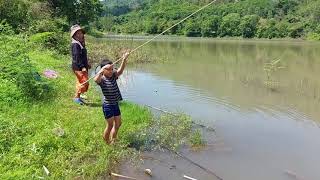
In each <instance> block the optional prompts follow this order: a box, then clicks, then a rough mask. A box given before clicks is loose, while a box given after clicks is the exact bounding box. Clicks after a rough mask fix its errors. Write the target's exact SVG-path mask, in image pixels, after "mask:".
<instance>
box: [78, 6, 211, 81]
mask: <svg viewBox="0 0 320 180" xmlns="http://www.w3.org/2000/svg"><path fill="white" fill-rule="evenodd" d="M216 1H217V0H213V1H211V2H210V3H208V4H206V5H204V6H202V7H201V8H199V9H198V10H196V11H194V12H193V13H191V14H190V15H188V16H187V17H185V18H183V19H182V20H180V21H179V22H177V23H176V24H174V25H172V26H171V27H169V28H168V29H166V30H164V31H163V32H161V33H160V34H158V35H156V36H154V37H153V38H151V39H149V40H148V41H146V42H144V43H143V44H141V45H139V46H138V47H136V48H135V49H133V50H131V51H129V54H131V53H133V52H135V51H137V50H138V49H140V48H142V47H143V46H145V45H147V44H149V43H150V42H151V41H153V40H154V39H156V38H158V37H159V36H161V35H163V34H164V33H166V32H168V31H169V30H171V29H172V28H174V27H176V26H177V25H179V24H181V23H182V22H184V21H185V20H187V19H189V18H190V17H191V16H193V15H195V14H197V13H198V12H200V11H202V10H203V9H205V8H207V7H208V6H210V5H212V4H213V3H215V2H216ZM121 60H123V57H121V58H119V59H117V60H116V61H115V62H114V63H113V64H112V65H115V64H116V63H118V62H119V61H121ZM96 76H97V75H95V76H93V77H91V78H89V79H88V80H87V81H85V82H83V83H82V84H80V85H79V86H83V85H84V84H86V83H88V82H89V81H91V80H92V79H93V78H95V77H96Z"/></svg>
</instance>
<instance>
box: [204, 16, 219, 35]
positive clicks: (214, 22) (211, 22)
mask: <svg viewBox="0 0 320 180" xmlns="http://www.w3.org/2000/svg"><path fill="white" fill-rule="evenodd" d="M220 23H221V19H220V17H219V16H217V15H213V16H210V17H207V18H204V20H202V23H201V34H202V36H203V37H217V36H218V30H219V26H220Z"/></svg>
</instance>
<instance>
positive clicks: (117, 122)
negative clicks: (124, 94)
mask: <svg viewBox="0 0 320 180" xmlns="http://www.w3.org/2000/svg"><path fill="white" fill-rule="evenodd" d="M120 126H121V115H120V116H115V117H114V126H113V128H112V130H111V142H114V141H115V140H116V139H117V134H118V130H119V128H120Z"/></svg>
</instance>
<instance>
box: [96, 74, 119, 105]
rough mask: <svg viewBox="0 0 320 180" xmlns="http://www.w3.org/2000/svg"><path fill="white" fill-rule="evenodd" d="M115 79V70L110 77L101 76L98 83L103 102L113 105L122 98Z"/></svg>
mask: <svg viewBox="0 0 320 180" xmlns="http://www.w3.org/2000/svg"><path fill="white" fill-rule="evenodd" d="M117 79H118V77H117V76H116V72H114V73H113V74H112V76H111V77H110V78H107V77H105V76H102V78H101V82H100V83H99V84H98V85H99V86H100V87H101V90H102V93H103V95H104V98H103V102H104V103H105V104H110V105H115V104H117V103H118V102H119V101H121V100H122V96H121V93H120V90H119V87H118V84H117Z"/></svg>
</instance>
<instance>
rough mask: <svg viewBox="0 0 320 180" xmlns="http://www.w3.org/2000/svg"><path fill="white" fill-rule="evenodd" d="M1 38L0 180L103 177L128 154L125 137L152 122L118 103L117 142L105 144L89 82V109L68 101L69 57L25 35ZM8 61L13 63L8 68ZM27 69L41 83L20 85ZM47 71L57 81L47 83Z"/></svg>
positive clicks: (71, 90) (70, 92) (133, 108)
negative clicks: (49, 70) (119, 125)
mask: <svg viewBox="0 0 320 180" xmlns="http://www.w3.org/2000/svg"><path fill="white" fill-rule="evenodd" d="M1 38H3V39H2V40H5V41H3V42H5V44H4V45H2V47H1V48H2V50H0V54H1V55H3V56H4V55H7V56H5V57H6V58H7V61H6V58H4V59H3V58H2V60H1V61H2V62H1V63H2V64H5V65H2V66H1V67H0V68H1V70H2V74H1V81H2V83H1V92H0V96H1V99H0V104H1V109H0V119H1V120H0V179H32V178H39V177H40V178H41V177H45V178H47V177H49V178H52V179H61V178H66V179H70V178H75V177H84V178H90V179H91V178H94V179H97V178H103V177H105V176H107V174H108V172H110V171H111V170H112V169H113V168H115V167H116V166H115V165H116V164H117V162H118V161H119V160H120V159H121V158H123V157H125V156H128V155H130V152H131V150H129V149H126V148H124V147H126V144H130V143H131V142H130V141H129V139H130V138H128V137H132V136H134V134H135V133H137V132H139V129H144V128H145V127H147V125H148V124H149V122H150V121H151V113H150V112H149V111H148V110H147V109H145V108H141V107H138V106H137V105H134V104H131V103H127V102H125V103H122V104H121V110H122V115H123V126H122V127H121V130H120V134H119V137H120V143H119V144H118V145H115V146H108V145H106V144H105V143H104V141H103V140H102V132H103V129H104V127H105V121H104V118H103V114H102V111H101V106H100V104H101V97H100V94H99V92H98V91H96V90H95V88H94V87H93V86H94V85H93V83H92V84H91V89H90V91H89V93H88V97H89V101H90V103H89V105H88V106H78V105H75V104H74V103H73V102H72V96H73V93H74V89H75V87H74V84H75V78H74V75H73V73H72V72H71V70H70V68H69V67H68V64H69V57H68V56H65V55H59V53H57V52H55V51H52V50H48V49H44V48H43V47H41V46H40V45H38V44H32V42H29V40H28V39H26V38H25V37H1ZM23 49H24V50H23ZM10 53H11V54H10ZM14 55H15V56H14ZM9 56H11V57H9ZM20 60H21V61H20ZM11 61H12V62H15V63H12V64H8V63H10V62H11ZM19 61H20V63H19ZM26 61H28V63H26ZM23 62H24V63H23ZM6 65H7V66H6ZM28 65H30V66H31V65H32V71H36V72H38V73H36V74H38V75H40V77H38V78H39V79H40V80H38V81H36V82H32V87H33V86H34V87H33V88H28V87H24V86H23V84H24V85H28V82H29V81H28V80H25V83H23V82H22V83H21V82H20V79H21V78H20V74H23V75H25V74H27V72H29V69H28V67H27V66H28ZM19 66H20V67H19ZM46 69H52V70H55V71H57V72H58V78H57V79H46V78H45V77H44V76H43V75H42V72H43V71H44V70H46ZM30 72H31V70H30ZM27 75H28V74H27ZM27 75H25V76H26V77H28V76H27ZM22 77H24V76H22ZM3 82H5V83H3ZM19 82H20V83H19ZM37 83H38V84H40V85H41V86H40V85H37ZM30 86H31V85H30ZM28 89H29V90H28ZM31 89H39V91H35V92H33V91H31ZM27 91H28V92H29V91H30V93H31V92H33V93H39V92H40V93H42V95H41V98H40V95H39V94H35V95H36V97H38V98H39V99H37V98H32V97H31V96H29V95H28V93H27ZM131 139H132V138H131ZM44 167H45V168H47V169H48V171H49V172H50V173H49V176H48V175H47V174H46V173H45V170H44V169H45V168H44Z"/></svg>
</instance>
